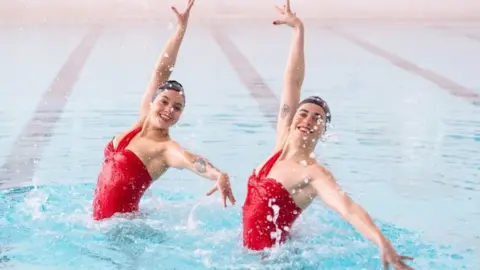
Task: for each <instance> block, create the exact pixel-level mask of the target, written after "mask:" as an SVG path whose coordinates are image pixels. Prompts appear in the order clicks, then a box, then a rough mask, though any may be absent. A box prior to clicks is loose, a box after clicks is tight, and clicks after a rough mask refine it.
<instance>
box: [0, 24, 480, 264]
mask: <svg viewBox="0 0 480 270" xmlns="http://www.w3.org/2000/svg"><path fill="white" fill-rule="evenodd" d="M314 26H315V25H314ZM314 26H312V27H311V28H309V29H311V30H309V33H311V34H310V35H309V36H308V39H307V40H308V42H307V45H306V47H307V57H308V58H307V59H308V66H307V75H306V81H305V86H304V90H303V93H302V96H307V95H312V94H320V95H322V96H324V97H325V98H326V100H327V101H329V104H330V107H331V109H332V120H333V125H332V127H331V128H330V129H329V131H328V133H327V136H326V138H325V140H324V141H323V142H321V143H319V145H318V146H317V150H316V155H317V157H318V159H319V161H320V162H322V163H324V164H325V165H326V166H327V167H328V168H329V169H330V170H332V172H333V173H334V175H335V176H336V177H337V178H338V181H339V183H340V184H341V185H342V187H343V188H344V189H345V190H346V191H347V192H348V193H350V194H351V196H352V197H353V198H354V199H355V200H356V201H357V202H358V203H359V204H361V205H363V206H364V207H365V208H366V209H367V211H369V213H371V215H372V216H373V218H374V219H375V221H376V223H377V224H378V225H379V227H380V228H381V229H382V231H383V232H384V233H385V235H386V236H387V237H388V238H389V239H390V240H391V241H392V243H393V245H394V246H395V247H396V248H397V249H398V252H399V253H401V254H404V255H409V256H413V257H415V261H413V262H412V263H411V265H412V266H413V267H414V268H415V269H476V267H477V266H478V265H480V260H479V258H480V257H479V252H478V250H479V248H480V234H479V233H478V229H477V228H478V225H479V223H480V211H479V210H478V205H480V200H479V198H480V196H479V190H480V185H479V184H480V182H479V180H478V179H479V172H480V163H479V160H480V159H479V156H480V147H479V146H480V119H479V117H478V115H480V106H478V105H475V104H474V103H472V102H471V100H469V99H468V98H465V97H459V96H455V95H452V93H450V92H448V91H446V90H445V89H442V88H440V87H438V86H437V85H435V84H432V83H431V82H429V81H427V80H425V79H423V78H421V77H420V76H417V75H415V74H412V72H410V71H407V70H405V69H402V68H399V67H398V66H394V65H392V64H391V63H390V62H389V61H386V59H383V58H382V57H379V56H378V55H374V54H372V53H368V52H366V51H365V50H363V49H362V48H360V47H358V46H357V45H355V44H353V43H352V42H349V41H348V40H346V39H344V38H342V37H341V36H339V35H337V34H335V33H333V32H331V31H329V30H326V29H323V28H315V27H314ZM225 27H226V29H227V30H228V31H226V34H224V35H226V37H225V36H224V37H223V38H220V39H219V38H218V37H217V38H215V37H214V36H212V35H211V30H209V29H208V27H204V26H193V27H192V28H191V29H190V30H189V33H188V38H187V40H186V42H185V43H184V46H183V47H182V51H181V57H179V63H178V67H177V69H176V70H175V73H174V77H175V78H181V79H179V80H181V81H182V83H183V84H184V86H185V87H186V89H188V91H187V109H186V111H185V113H184V115H183V116H182V119H181V121H180V124H179V125H178V126H176V127H175V128H173V129H172V136H173V137H174V138H176V139H177V140H178V141H179V142H180V143H182V144H183V145H185V146H186V147H187V148H188V149H190V150H191V151H193V152H195V153H200V154H202V155H204V156H206V157H208V158H209V159H210V160H211V161H212V163H214V164H215V165H217V166H218V167H220V168H221V169H223V170H225V171H227V172H228V173H229V174H230V176H231V179H232V186H233V190H234V192H235V196H236V198H237V204H236V205H235V206H233V207H231V206H230V205H229V206H228V207H227V208H226V209H223V208H222V207H221V203H220V202H219V199H218V194H214V195H212V196H211V197H207V196H205V193H206V192H207V191H208V190H209V189H210V187H211V185H212V183H211V182H209V181H208V180H204V179H201V178H199V177H197V176H194V175H192V174H191V173H189V172H186V171H176V170H170V171H168V172H167V173H166V174H165V175H164V177H162V178H161V180H159V181H158V182H155V183H154V184H153V185H152V187H151V189H150V194H149V195H147V196H146V197H145V198H144V199H143V200H142V204H141V209H142V216H140V217H137V218H134V219H133V220H132V219H127V218H125V217H116V218H114V219H111V220H108V221H102V222H94V221H92V219H91V211H92V210H91V200H92V194H93V190H94V188H95V181H96V177H97V174H98V170H99V168H100V164H101V161H102V154H103V147H104V146H105V144H106V143H107V142H108V140H110V139H111V138H112V136H114V135H117V134H118V133H119V132H121V131H123V130H124V129H126V128H129V127H131V125H132V124H133V123H134V122H135V120H136V117H137V115H138V105H139V103H140V97H141V94H142V91H143V89H144V87H145V84H146V81H147V80H148V77H149V75H150V69H151V67H152V63H153V62H152V61H153V60H152V59H155V58H156V56H157V54H158V52H159V48H161V46H162V45H163V43H164V41H165V40H166V38H167V37H168V35H169V33H170V32H169V31H168V30H167V27H166V26H163V25H161V26H159V25H154V24H146V25H142V24H141V23H138V24H135V23H133V24H128V25H121V26H109V27H105V29H103V31H102V33H101V35H100V37H99V39H98V40H97V41H96V43H95V46H94V48H93V51H92V52H91V54H90V55H89V56H88V60H87V62H86V63H85V66H84V67H83V69H82V70H81V73H80V74H79V78H78V80H77V81H76V83H75V86H74V88H73V89H72V90H71V94H70V96H69V97H68V102H67V103H66V105H65V108H64V109H63V112H62V114H61V117H60V119H59V120H58V121H57V122H56V123H55V125H54V127H53V128H52V131H51V134H49V135H48V136H45V137H44V138H47V139H48V142H47V143H44V145H43V148H42V149H43V150H42V152H41V159H39V160H38V161H37V162H36V165H35V168H34V175H33V179H32V180H29V179H13V182H12V181H11V182H10V184H12V183H16V182H18V185H17V186H16V187H9V188H3V189H2V190H1V191H0V228H1V229H0V268H6V269H89V268H90V269H381V262H380V259H379V252H378V249H377V248H376V247H375V246H374V245H372V244H371V243H369V242H368V241H367V240H365V239H364V238H363V237H361V236H360V235H359V234H358V233H357V232H356V231H355V230H354V229H353V228H352V227H351V226H350V225H348V224H347V223H345V222H344V221H343V220H342V219H341V218H340V217H339V216H338V215H337V214H336V213H333V212H332V211H330V210H328V209H327V208H326V207H325V206H324V205H323V204H322V203H321V202H318V203H314V204H313V205H312V206H311V207H310V208H309V209H308V210H307V211H305V213H304V214H303V215H302V216H301V218H300V219H299V220H298V222H297V223H296V225H295V226H294V228H293V239H292V241H290V242H288V243H287V244H285V245H284V246H282V247H280V248H277V249H274V250H272V251H268V252H265V253H260V254H259V253H254V252H248V251H246V250H245V249H243V248H242V245H241V205H242V203H243V200H244V198H245V192H246V181H247V178H248V176H249V174H250V173H251V172H252V169H253V168H255V167H256V166H257V165H258V164H259V163H260V162H262V161H264V160H265V159H266V158H267V157H268V155H270V154H271V151H272V148H273V138H274V135H275V133H274V129H273V128H272V120H273V119H272V116H271V115H274V112H271V114H268V113H265V110H262V108H263V107H262V106H267V105H268V102H272V103H276V102H278V97H279V94H280V91H281V83H282V78H281V75H282V72H283V65H284V61H285V57H286V52H287V50H288V45H289V37H290V35H289V32H286V31H272V29H271V28H270V26H269V25H268V26H255V30H254V31H253V30H252V31H250V32H245V31H244V30H242V29H244V28H245V27H249V26H248V25H247V26H245V25H232V26H228V27H227V26H225ZM342 27H343V28H344V29H347V30H348V31H350V32H351V33H354V34H355V35H357V36H359V37H361V38H362V39H364V40H367V41H369V42H371V43H373V44H376V46H379V47H381V48H383V49H385V50H388V51H391V52H395V53H397V54H399V55H401V56H402V57H404V58H406V59H407V60H409V61H415V62H416V63H419V65H421V66H422V67H425V68H428V69H431V70H434V71H436V72H438V73H440V74H444V75H445V74H446V75H448V77H450V78H452V80H456V81H458V82H460V83H461V84H463V85H467V86H468V87H470V88H471V89H472V91H477V92H478V93H480V88H478V86H479V85H480V79H479V77H478V75H476V74H474V72H472V71H471V70H472V67H475V65H476V67H478V63H480V61H477V60H480V59H478V55H480V54H478V51H480V45H478V44H475V43H474V41H471V40H467V39H461V38H459V37H456V38H455V37H452V36H451V35H447V34H442V33H439V32H437V30H432V29H427V28H421V27H419V26H418V25H415V24H408V25H404V24H402V25H397V24H393V25H387V26H386V25H385V24H381V25H372V24H369V25H363V26H362V25H358V24H356V25H345V24H343V25H342ZM87 31H88V29H86V28H82V27H79V28H68V27H66V26H64V27H50V28H48V27H46V26H42V27H37V26H35V27H34V26H31V27H24V28H23V29H22V31H18V30H16V29H13V28H11V27H7V28H0V36H2V37H5V38H7V39H9V40H12V43H11V44H10V43H9V45H7V47H6V49H5V50H3V49H0V56H1V57H0V58H2V59H4V58H5V59H7V61H5V62H3V61H2V63H0V69H1V71H5V72H4V74H7V75H8V76H5V78H2V79H1V80H0V89H1V90H0V91H1V93H2V99H0V105H1V106H0V120H1V121H0V146H1V149H2V150H3V149H5V151H2V152H0V161H1V162H2V163H3V162H6V160H7V159H8V158H9V152H8V151H13V150H10V149H14V150H15V148H12V145H13V144H14V142H15V139H16V137H17V136H19V134H21V132H22V129H23V128H24V127H25V125H26V123H28V120H29V119H30V118H31V117H32V113H33V111H34V108H35V106H36V104H37V103H38V102H41V100H42V93H43V91H44V90H45V89H47V88H48V85H49V83H50V81H51V80H52V79H53V78H54V77H55V73H56V72H57V71H58V70H59V69H60V67H61V65H62V63H63V61H62V60H63V59H65V58H67V56H68V54H69V53H70V52H71V50H73V48H74V47H75V46H76V44H77V43H78V42H80V40H81V39H82V36H83V35H84V34H85V32H87ZM267 33H268V35H267ZM393 33H394V34H393ZM226 38H228V39H230V40H231V42H232V43H233V44H234V45H235V46H236V47H237V48H238V50H239V51H240V52H241V53H242V54H243V55H244V56H245V58H247V59H248V61H250V62H251V63H252V66H253V67H254V68H255V69H256V72H257V73H258V74H260V76H261V78H262V79H263V81H264V82H263V83H265V84H267V85H268V86H269V88H270V89H271V90H272V92H273V96H268V94H265V92H263V94H265V96H266V97H267V98H263V99H262V98H258V97H255V94H254V93H252V90H249V89H250V88H251V87H255V86H258V85H261V84H262V82H259V81H258V80H253V81H250V82H247V83H246V84H245V81H244V80H243V79H241V78H242V76H240V75H239V74H237V72H245V73H246V74H247V75H248V74H250V75H251V74H253V73H252V72H249V71H248V70H245V68H246V67H245V66H243V69H242V68H237V69H234V68H232V63H231V59H233V58H232V57H231V56H232V55H230V56H229V55H228V54H229V53H230V54H231V53H233V51H232V49H231V48H230V49H227V50H225V46H227V45H226V43H222V41H221V40H222V39H223V41H225V40H226ZM59 40H64V41H65V42H58V41H59ZM219 40H220V41H219ZM193 41H195V42H193ZM261 41H263V42H261ZM32 43H34V44H36V47H35V48H36V49H35V50H36V51H33V52H32V51H30V48H31V45H28V44H32ZM272 43H274V44H278V46H277V47H275V48H273V49H272V46H271V44H272ZM412 43H413V44H414V45H415V49H411V48H409V47H408V46H407V45H408V44H410V45H411V44H412ZM318 44H321V46H322V47H321V50H319V49H318ZM432 44H435V46H438V48H437V47H435V49H432ZM8 46H9V47H8ZM199 48H201V49H202V53H201V54H198V53H197V52H198V49H199ZM453 48H462V50H456V49H453ZM13 49H15V51H16V55H15V56H13V57H12V56H11V55H10V53H9V52H12V50H13ZM40 52H41V53H40ZM446 54H449V57H444V56H445V55H446ZM439 55H442V57H438V56H439ZM193 56H195V58H192V57H193ZM9 57H10V58H9ZM34 57H37V58H35V59H37V60H38V61H33V62H32V61H30V59H32V58H34ZM448 59H459V60H458V62H456V63H455V65H457V66H456V67H452V65H453V64H452V63H451V62H450V60H448ZM237 61H240V60H238V59H237ZM46 62H48V63H49V64H48V65H46V67H45V68H42V66H45V64H41V63H46ZM5 63H8V64H5ZM25 67H27V68H28V67H30V68H32V69H34V70H36V71H37V72H36V73H35V75H34V76H31V78H29V80H17V79H15V78H17V77H16V76H17V75H18V74H20V73H21V72H22V70H24V69H25ZM239 70H240V71H239ZM242 70H243V71H242ZM476 70H479V69H476ZM318 74H322V75H321V76H320V75H318ZM317 75H318V76H317ZM247 77H248V76H247ZM246 85H247V86H246ZM252 85H253V86H252ZM18 89H31V90H29V91H31V92H29V95H30V97H29V98H28V99H22V100H21V103H19V101H20V100H19V97H18V95H17V93H18ZM257 91H262V90H258V89H257ZM257 94H258V93H257ZM260 96H261V95H260ZM57 101H58V100H57ZM18 104H21V106H19V105H18ZM262 104H263V105H262ZM268 106H269V105H268ZM43 113H44V115H43V116H44V117H48V116H49V114H51V115H53V114H55V113H58V112H55V111H47V112H43ZM47 139H46V140H47ZM23 147H27V148H26V150H25V148H22V149H23V151H24V152H22V153H28V152H29V148H28V147H31V146H23ZM35 147H37V146H35ZM2 170H4V168H3V167H2ZM2 173H3V172H2Z"/></svg>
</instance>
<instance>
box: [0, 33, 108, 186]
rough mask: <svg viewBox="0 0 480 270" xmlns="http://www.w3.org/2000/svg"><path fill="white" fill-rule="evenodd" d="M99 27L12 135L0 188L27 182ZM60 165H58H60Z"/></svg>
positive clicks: (75, 50)
mask: <svg viewBox="0 0 480 270" xmlns="http://www.w3.org/2000/svg"><path fill="white" fill-rule="evenodd" d="M101 30H102V27H99V26H95V27H92V28H91V29H90V30H89V32H88V33H87V34H86V35H85V37H84V38H83V39H82V41H81V42H80V43H79V44H78V46H77V47H76V48H75V49H74V50H73V51H72V53H71V54H70V55H69V57H68V59H67V61H66V62H65V63H64V64H63V66H62V68H61V69H60V71H59V72H58V74H57V75H56V76H55V78H54V79H53V81H52V83H51V84H50V87H49V88H48V89H47V90H46V91H45V92H44V93H43V96H42V99H41V101H40V102H39V103H38V104H37V108H36V109H35V111H34V113H33V115H32V117H31V119H30V120H29V121H28V123H27V124H26V125H25V126H24V128H23V130H22V132H21V133H20V135H19V136H18V137H17V138H16V140H15V142H14V144H13V146H12V148H11V150H10V153H8V154H7V158H6V161H5V163H4V164H3V165H2V167H1V168H0V189H5V188H11V187H18V186H21V185H23V184H27V183H28V184H30V182H31V181H32V179H33V176H34V174H35V169H36V167H37V164H38V163H39V162H40V161H41V159H42V153H43V150H44V149H45V147H46V146H47V145H48V143H49V142H50V139H51V137H52V136H53V134H54V128H55V124H56V123H57V121H58V120H59V119H60V118H61V116H62V113H63V110H64V108H65V105H66V103H67V100H68V98H69V96H70V94H71V92H72V89H73V87H74V86H75V84H76V82H77V80H78V77H79V74H80V72H81V70H82V68H83V66H84V65H85V63H86V60H87V59H88V57H89V56H90V53H91V52H92V50H93V48H94V45H95V43H96V41H97V40H98V38H99V36H100V33H101ZM60 166H61V165H60Z"/></svg>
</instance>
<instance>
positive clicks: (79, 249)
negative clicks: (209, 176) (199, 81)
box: [0, 184, 474, 269]
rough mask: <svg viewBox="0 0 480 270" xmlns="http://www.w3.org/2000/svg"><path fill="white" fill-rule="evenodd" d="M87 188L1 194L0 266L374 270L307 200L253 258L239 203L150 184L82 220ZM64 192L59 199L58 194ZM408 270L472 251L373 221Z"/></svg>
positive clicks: (460, 260) (365, 246)
mask: <svg viewBox="0 0 480 270" xmlns="http://www.w3.org/2000/svg"><path fill="white" fill-rule="evenodd" d="M92 188H94V186H93V185H91V184H79V185H72V186H69V187H55V188H54V187H38V188H20V189H14V190H10V191H5V192H3V194H2V208H3V209H2V216H3V218H2V220H1V222H2V227H4V228H8V229H7V230H2V231H1V232H0V240H1V242H2V243H3V245H2V246H3V247H2V259H1V264H2V266H13V267H14V268H15V269H28V267H31V268H32V269H38V268H37V266H41V267H42V268H44V269H87V268H95V269H187V268H188V269H379V266H380V261H379V253H378V250H377V249H376V248H375V247H374V246H372V245H371V244H370V243H368V242H367V241H366V240H364V239H363V238H362V237H361V236H360V235H359V234H358V233H356V232H355V231H354V230H353V229H351V227H350V226H349V225H348V224H346V223H345V222H343V221H342V220H341V219H340V218H339V217H337V215H336V214H335V213H331V212H330V211H327V210H326V209H323V208H322V207H320V206H318V205H315V206H313V207H312V209H309V210H308V211H307V213H305V217H303V218H301V219H300V220H299V222H298V223H297V225H296V226H295V230H294V232H293V235H294V238H293V241H291V242H290V243H288V244H287V245H285V246H283V247H281V248H280V249H276V250H272V251H270V252H266V253H267V254H268V256H267V257H265V254H258V253H253V252H248V251H246V250H244V249H243V248H242V246H241V238H240V233H241V226H240V224H241V223H240V222H241V215H240V214H241V212H240V208H239V207H235V208H232V209H225V210H223V209H222V208H221V206H220V205H219V203H218V201H217V200H215V199H206V198H196V197H194V196H192V195H188V194H185V193H183V192H176V191H174V190H170V189H162V188H155V189H153V191H152V192H153V194H155V195H156V199H155V200H152V199H151V198H146V199H145V200H144V201H143V203H142V208H143V215H144V216H143V217H142V218H137V219H134V220H129V219H126V218H122V217H117V218H114V219H112V220H109V221H105V222H99V223H97V222H93V221H92V220H91V218H90V215H91V210H90V202H91V195H90V193H91V190H92ZM66 198H68V199H66ZM378 222H379V225H380V226H381V228H382V230H383V231H384V233H385V234H386V235H387V236H388V237H389V238H390V239H391V241H392V242H393V243H394V244H395V246H396V247H397V248H398V249H399V252H402V253H404V254H408V255H411V256H414V257H416V258H417V259H416V261H415V263H414V265H415V266H417V268H418V269H462V267H465V266H466V265H467V264H466V261H467V260H469V259H472V257H473V256H474V254H473V250H469V249H466V250H461V249H455V248H454V247H452V246H448V245H439V244H435V243H432V242H429V241H427V240H425V239H423V237H422V233H421V232H419V231H411V230H407V229H403V228H399V227H396V226H395V225H393V224H389V223H385V222H381V221H378Z"/></svg>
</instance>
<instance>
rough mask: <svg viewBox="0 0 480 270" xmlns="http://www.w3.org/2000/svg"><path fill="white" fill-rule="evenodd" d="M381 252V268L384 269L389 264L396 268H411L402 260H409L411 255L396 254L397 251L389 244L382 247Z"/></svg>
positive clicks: (398, 269)
mask: <svg viewBox="0 0 480 270" xmlns="http://www.w3.org/2000/svg"><path fill="white" fill-rule="evenodd" d="M381 252H382V262H383V268H384V269H385V270H387V269H388V267H389V265H390V264H391V265H392V267H393V268H394V269H396V270H413V268H412V267H410V266H408V265H407V264H406V263H405V262H404V261H405V260H410V261H411V260H413V258H412V257H409V256H401V255H398V254H397V252H396V251H395V250H394V249H393V247H392V246H390V245H387V246H386V247H383V248H382V250H381Z"/></svg>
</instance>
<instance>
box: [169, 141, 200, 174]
mask: <svg viewBox="0 0 480 270" xmlns="http://www.w3.org/2000/svg"><path fill="white" fill-rule="evenodd" d="M197 158H198V156H197V155H195V154H193V153H190V152H189V151H187V150H186V149H184V148H183V147H181V146H180V145H179V144H177V143H172V144H171V145H169V147H168V148H167V150H166V152H165V159H166V162H167V165H168V166H169V167H172V168H177V169H189V170H192V169H193V166H194V165H193V164H194V162H195V160H196V159H197Z"/></svg>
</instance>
